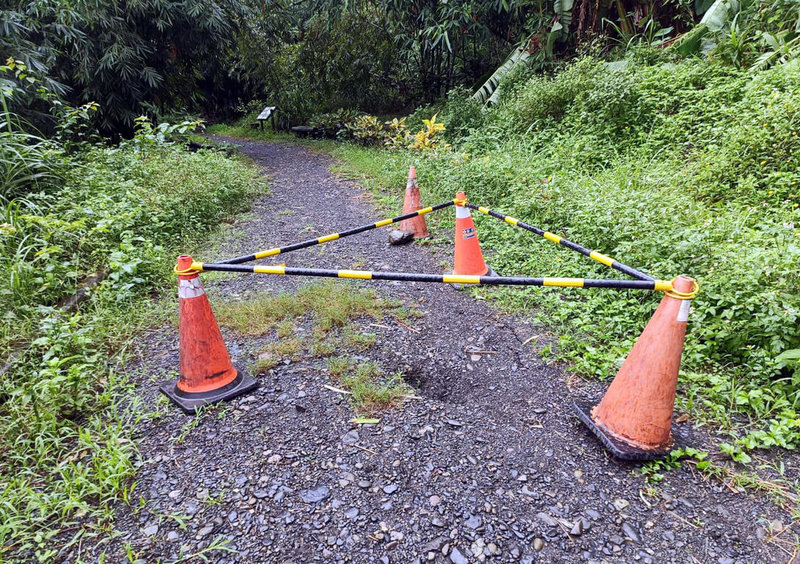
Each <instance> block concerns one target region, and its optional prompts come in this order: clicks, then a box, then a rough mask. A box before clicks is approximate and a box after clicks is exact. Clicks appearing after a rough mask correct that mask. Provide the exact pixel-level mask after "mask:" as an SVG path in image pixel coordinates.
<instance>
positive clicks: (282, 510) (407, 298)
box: [66, 141, 791, 564]
mask: <svg viewBox="0 0 800 564" xmlns="http://www.w3.org/2000/svg"><path fill="white" fill-rule="evenodd" d="M236 143H238V144H240V145H241V150H242V151H243V152H244V153H245V154H247V155H248V156H250V157H251V158H252V159H253V160H254V161H255V162H256V163H257V164H258V166H260V167H262V168H263V169H264V171H265V173H266V174H268V175H269V176H270V178H271V182H270V184H271V188H272V193H271V194H270V195H269V196H267V197H265V198H263V199H262V200H260V201H258V202H256V203H255V206H254V209H253V213H252V214H250V215H249V216H248V217H247V218H244V219H242V220H241V221H239V222H237V223H236V224H235V225H234V226H232V229H230V233H229V235H228V236H226V238H225V240H224V241H222V242H221V243H220V244H219V245H218V248H215V250H214V252H213V254H215V255H216V254H217V253H218V255H219V256H208V257H198V259H199V260H203V259H206V260H213V259H215V258H219V257H221V256H225V257H227V256H234V255H238V254H245V253H248V252H252V251H254V250H256V249H261V248H269V247H272V246H275V245H280V244H286V243H291V242H295V241H297V240H301V239H305V238H308V237H311V236H318V235H321V234H326V233H329V232H332V231H339V230H343V229H345V228H349V227H353V226H356V225H359V224H362V223H367V222H370V221H374V220H376V219H378V218H379V216H380V214H378V213H376V211H375V209H374V207H373V206H372V205H371V203H370V202H371V198H370V197H369V196H367V195H365V193H364V192H363V190H362V189H360V188H359V187H358V186H356V185H354V184H352V183H350V182H348V181H343V180H340V179H337V178H335V177H334V176H333V175H332V174H331V173H330V172H329V167H330V165H331V164H332V161H331V159H330V158H329V157H327V156H324V155H320V154H316V153H313V152H311V151H309V150H307V149H304V148H301V147H297V146H292V145H286V144H272V143H261V142H246V141H236ZM403 189H404V187H402V186H398V188H397V193H398V202H400V200H401V199H402V194H403ZM331 203H335V207H332V206H331ZM424 203H425V204H433V203H435V202H424ZM280 212H282V213H280ZM439 213H447V214H452V213H453V212H452V210H451V209H448V210H446V211H443V212H439ZM443 253H444V251H441V250H437V249H435V248H432V247H421V246H419V245H410V246H405V247H389V246H388V245H387V242H386V231H383V230H381V231H372V232H368V233H364V234H361V235H357V236H354V237H350V238H348V239H346V240H342V241H336V242H332V243H329V244H327V245H323V246H319V247H314V248H312V249H311V250H305V251H298V252H295V253H292V254H288V255H285V256H282V257H280V261H285V262H286V263H287V264H288V265H291V266H315V267H323V268H324V267H328V268H353V267H354V266H356V265H358V266H360V267H363V268H366V269H372V270H376V269H390V267H391V269H392V270H408V271H416V272H441V271H442V265H441V264H440V263H441V261H443V260H450V258H451V257H449V256H448V255H447V254H446V253H445V254H443ZM210 254H212V253H211V252H210ZM276 262H277V261H276ZM306 283H308V280H307V279H300V278H290V277H277V276H219V277H212V280H211V281H208V282H207V283H206V288H207V290H208V294H209V296H210V299H211V303H212V305H213V304H214V303H215V300H221V299H226V300H230V299H235V298H237V297H244V296H250V295H254V294H257V293H259V292H277V291H279V290H288V291H291V290H293V289H296V288H297V287H298V286H299V285H302V284H306ZM353 284H365V285H366V284H371V287H374V288H376V289H377V290H378V291H379V292H380V294H382V295H387V296H391V297H393V298H397V299H400V300H403V301H404V302H405V303H406V304H409V305H413V306H414V307H416V308H417V309H419V310H420V311H422V312H423V313H424V316H423V317H421V318H420V319H418V320H415V321H414V322H413V327H412V328H408V326H404V325H402V324H399V323H397V322H393V321H385V322H381V324H379V325H382V326H373V327H371V328H370V329H371V330H373V331H374V332H375V333H376V334H377V336H378V339H377V343H376V345H375V346H374V347H373V348H372V349H371V350H369V351H367V352H365V353H361V354H362V356H363V357H364V358H367V359H373V360H376V361H379V362H380V363H381V364H382V365H383V366H384V367H385V368H386V369H387V370H389V371H394V370H397V369H400V370H403V371H404V372H405V373H406V377H407V379H408V381H409V382H410V383H412V384H413V385H414V386H415V388H416V389H417V390H418V392H417V393H419V395H420V396H422V397H423V398H424V399H421V400H412V401H409V402H407V403H406V404H405V405H404V406H403V407H401V408H397V409H394V410H392V411H390V412H389V413H386V414H384V415H383V416H382V418H381V422H380V424H378V425H374V426H363V427H357V426H354V425H352V424H350V423H348V420H349V419H351V417H353V411H352V408H351V407H350V405H349V404H348V402H347V399H346V398H345V397H344V396H342V395H339V394H336V393H333V392H331V391H329V390H327V389H325V388H324V387H323V384H326V383H330V379H329V376H328V374H327V373H326V372H325V370H324V367H325V363H324V361H321V360H320V359H318V358H303V359H301V360H299V361H297V362H291V363H289V364H281V365H280V366H279V367H277V368H276V369H274V370H273V371H271V372H270V373H269V374H267V375H264V376H261V377H260V378H259V379H260V383H261V386H260V388H259V389H258V390H257V391H256V392H255V393H252V394H250V395H247V396H244V397H241V398H239V399H237V400H235V401H233V402H231V404H230V409H228V410H226V411H218V412H212V413H211V414H210V415H208V416H206V417H204V418H202V419H201V420H200V421H199V424H198V425H197V427H196V428H193V429H191V428H189V427H187V426H186V425H187V423H188V422H190V421H192V419H190V418H187V417H186V416H184V415H182V414H181V413H180V412H179V411H178V410H177V409H175V408H173V407H171V406H170V407H169V408H164V407H161V408H159V409H160V412H161V413H162V415H161V416H159V417H153V418H151V419H144V420H142V421H141V422H139V424H138V428H137V440H138V443H139V448H140V449H141V452H142V461H141V466H140V468H139V470H138V476H137V480H138V486H137V488H136V490H135V493H134V496H133V498H134V500H138V499H139V497H140V496H141V498H142V504H143V508H141V509H132V508H130V507H128V506H124V507H120V508H119V510H118V518H117V522H116V526H117V528H118V529H119V530H121V531H122V534H121V535H119V536H116V537H114V538H109V539H104V540H102V541H101V542H99V543H98V544H97V546H95V547H94V548H93V549H91V550H93V551H94V556H95V557H96V556H97V555H98V554H100V552H101V551H103V550H106V551H107V552H108V555H109V556H110V558H108V557H107V560H106V561H110V562H121V561H127V559H125V558H124V557H123V554H124V553H123V549H124V547H125V546H126V545H127V546H129V547H130V548H131V549H132V550H133V553H134V554H135V555H137V557H138V558H140V559H141V562H155V561H157V560H158V559H163V560H164V561H169V560H178V559H180V558H182V556H181V555H182V554H183V555H185V554H189V553H193V552H196V551H198V550H202V549H203V548H205V547H207V546H208V545H209V543H211V542H213V541H214V540H215V539H217V540H228V541H229V544H228V545H227V546H228V547H229V548H233V549H235V550H236V552H212V553H210V554H208V558H209V560H210V561H212V562H220V563H222V562H251V563H261V562H281V563H284V562H285V563H296V564H301V563H307V562H326V563H327V562H331V563H333V562H354V563H365V564H366V563H377V562H386V563H388V562H398V563H413V562H420V563H421V562H446V563H454V564H462V563H465V562H484V561H486V562H626V563H627V562H644V563H649V562H659V563H660V562H680V563H685V562H700V563H719V564H731V563H742V564H744V563H755V562H782V563H786V562H788V561H789V560H790V559H791V558H790V554H788V553H787V550H789V551H791V548H789V547H787V546H784V545H781V543H780V542H777V541H775V542H769V534H768V532H767V531H768V530H769V527H770V524H769V523H770V521H772V522H773V526H775V523H774V522H775V521H783V522H788V521H789V518H788V516H787V515H786V514H785V513H783V512H782V511H780V510H779V509H778V508H777V507H776V506H774V505H772V504H770V503H769V502H768V501H766V500H765V499H764V498H763V497H762V496H754V495H752V494H751V493H750V492H746V493H738V494H737V493H734V492H733V491H731V489H729V488H728V487H725V486H724V485H722V484H720V483H717V482H706V481H704V480H703V479H702V478H701V477H700V476H699V475H696V474H695V473H693V472H692V471H691V470H690V469H688V468H687V469H683V468H682V469H678V470H675V471H672V472H669V473H668V474H667V476H666V478H665V480H664V481H663V482H662V483H661V484H659V485H658V486H656V487H655V488H650V487H649V485H648V484H647V483H646V481H645V479H644V477H643V476H642V475H641V474H640V473H639V472H638V466H635V465H629V464H624V463H620V462H618V461H615V460H612V459H610V458H609V457H608V456H607V455H606V453H605V452H604V450H603V449H602V448H601V446H600V445H599V443H598V442H597V440H596V439H595V438H594V437H593V436H591V435H590V434H589V432H588V431H587V430H586V429H585V428H584V427H583V426H582V425H581V424H580V422H579V421H578V420H577V418H576V417H575V416H574V415H573V414H572V410H571V402H572V400H573V398H574V397H575V394H576V390H570V389H568V386H567V382H568V381H569V379H568V378H567V376H568V375H567V373H566V372H565V371H564V370H563V369H562V368H561V367H558V366H553V365H548V364H546V363H545V362H543V361H542V359H541V358H540V357H539V356H538V355H537V351H536V343H539V345H538V346H542V345H543V343H544V342H545V339H544V338H542V339H534V340H533V341H529V340H530V338H531V337H536V336H537V335H538V334H539V331H540V330H537V327H535V326H534V325H532V324H530V323H527V322H526V321H525V320H524V319H519V318H514V317H509V316H506V315H502V314H499V313H498V312H496V311H494V310H492V309H491V308H489V307H488V306H487V305H485V304H484V303H483V302H481V301H479V300H475V299H474V298H472V297H471V296H470V294H469V293H468V292H463V291H457V290H455V289H454V288H452V287H450V286H447V285H439V284H400V283H390V282H377V283H368V282H353ZM225 336H226V342H227V344H228V348H229V350H230V352H231V355H232V356H233V357H234V360H235V361H236V362H237V363H240V365H247V364H248V363H249V362H252V361H253V360H254V359H255V358H254V352H253V351H254V350H255V347H256V344H255V342H254V339H248V338H246V337H242V336H239V335H236V334H233V333H231V332H229V331H226V332H225ZM526 343H527V344H526ZM261 344H262V345H263V342H262V343H261ZM466 348H474V349H477V350H483V351H494V352H493V353H491V354H487V353H477V354H473V353H470V352H465V349H466ZM140 349H141V350H140V359H139V361H138V362H137V363H136V364H135V365H134V366H132V367H131V373H132V378H133V379H134V381H135V382H136V383H137V385H138V391H139V393H140V395H141V396H142V397H143V402H144V405H145V408H147V409H150V410H155V409H156V407H155V406H156V399H157V398H158V392H157V388H156V385H155V384H154V382H156V381H159V380H163V379H167V378H174V377H175V373H174V371H175V370H176V369H177V358H178V356H177V334H176V331H175V328H174V327H168V328H164V329H160V330H154V331H153V332H152V333H151V334H149V335H148V336H147V338H146V339H145V340H144V341H143V342H142V343H141V347H140ZM583 386H584V387H583V388H582V389H581V390H578V391H577V392H578V393H581V394H584V395H593V394H596V393H598V392H600V391H601V389H600V388H598V387H596V386H595V385H585V384H584V385H583ZM184 431H186V432H185V433H184ZM182 434H184V435H185V437H183V440H179V439H178V438H179V437H180V436H181V435H182ZM648 488H650V489H648ZM765 539H766V540H765ZM66 561H69V559H67V560H66Z"/></svg>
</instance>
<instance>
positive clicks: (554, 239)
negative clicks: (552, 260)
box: [544, 231, 561, 243]
mask: <svg viewBox="0 0 800 564" xmlns="http://www.w3.org/2000/svg"><path fill="white" fill-rule="evenodd" d="M544 238H545V239H549V240H550V241H552V242H553V243H560V242H561V237H559V236H558V235H556V234H555V233H550V232H549V231H545V232H544Z"/></svg>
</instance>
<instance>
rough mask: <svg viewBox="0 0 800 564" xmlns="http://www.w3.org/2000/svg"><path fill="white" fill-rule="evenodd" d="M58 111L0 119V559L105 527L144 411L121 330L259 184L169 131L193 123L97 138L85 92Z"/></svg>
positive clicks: (127, 330) (120, 493) (46, 553)
mask: <svg viewBox="0 0 800 564" xmlns="http://www.w3.org/2000/svg"><path fill="white" fill-rule="evenodd" d="M0 70H4V71H5V72H6V73H13V72H14V71H15V70H16V71H17V72H19V73H24V71H25V69H24V68H20V67H17V68H16V69H11V68H9V67H3V68H2V69H0ZM37 86H38V85H37ZM24 94H25V93H24V92H19V91H16V90H12V91H10V92H6V93H5V94H4V95H3V97H2V98H0V100H2V101H3V103H4V104H6V103H7V102H9V101H10V100H9V99H8V97H9V96H11V98H12V99H13V98H14V97H15V96H17V95H19V96H23V95H24ZM58 111H61V112H63V113H62V114H61V118H60V120H59V122H58V123H59V132H58V134H57V135H56V137H55V138H52V139H44V138H41V137H38V136H36V135H35V134H32V133H26V132H25V131H24V130H23V128H24V127H26V126H27V127H30V126H29V125H27V124H25V122H23V121H22V120H20V119H19V118H18V117H17V116H15V115H14V114H12V113H10V112H8V111H6V112H4V113H3V114H2V120H0V160H1V161H2V164H3V175H2V178H0V181H2V185H0V209H2V214H3V217H2V220H0V221H1V222H2V223H0V271H2V276H0V311H2V312H3V313H2V315H3V324H2V326H0V327H2V329H0V351H2V357H3V358H4V359H5V360H4V363H3V365H2V367H1V368H0V372H1V373H2V377H1V378H0V500H1V501H0V547H2V548H1V549H0V559H2V558H3V555H4V553H5V552H6V551H13V552H16V553H18V554H27V556H26V558H25V560H26V561H30V560H31V559H34V560H35V559H39V560H43V561H44V560H52V559H53V558H54V557H55V556H56V555H57V554H58V553H59V551H60V550H62V549H64V548H66V547H68V546H69V544H70V543H71V542H76V541H77V540H78V539H80V538H81V537H82V536H83V535H84V534H99V535H103V534H106V533H107V531H108V529H107V527H108V524H109V523H110V517H111V502H112V501H113V500H114V499H118V498H126V497H127V496H128V495H129V493H130V491H131V490H132V487H133V484H132V482H131V477H132V475H133V462H134V461H135V460H134V454H135V447H134V445H133V444H132V442H131V439H130V437H131V433H132V430H133V428H132V423H133V422H135V418H137V417H141V416H142V415H143V413H142V412H141V411H140V410H137V409H133V408H135V406H136V405H137V403H138V402H137V400H136V399H135V397H131V396H130V391H129V390H128V389H127V387H128V386H127V384H126V382H125V380H124V379H122V378H120V377H119V376H118V370H119V368H120V366H121V363H123V362H125V360H126V352H125V351H126V350H127V349H128V347H129V345H130V338H131V330H132V329H134V328H135V327H136V326H137V325H138V324H140V323H143V322H144V320H145V319H147V318H148V316H149V317H150V318H152V316H153V313H150V312H152V307H151V306H148V307H146V308H145V307H143V304H146V303H149V302H150V299H151V294H152V292H153V291H157V292H160V291H161V290H162V289H164V288H169V287H171V286H172V284H171V283H170V279H171V277H170V274H171V267H172V263H173V262H174V256H175V254H176V253H177V252H179V251H180V250H185V249H186V245H187V244H189V242H190V241H191V239H192V238H193V237H196V236H197V235H199V234H200V233H203V232H204V231H206V230H208V229H209V228H211V227H213V226H214V225H215V224H216V223H217V222H218V221H219V220H220V219H221V218H224V217H226V216H229V215H230V214H233V213H235V212H238V211H240V210H242V209H243V207H245V206H246V205H247V201H248V197H249V196H250V195H251V194H253V193H254V192H255V190H256V189H257V184H256V180H255V174H254V172H253V171H252V170H251V169H250V168H248V167H247V166H245V165H244V164H242V163H240V162H238V161H236V160H232V159H231V158H229V157H227V156H226V155H225V154H224V153H220V152H216V151H200V152H197V153H190V152H188V151H186V150H184V149H182V148H181V146H180V145H177V144H173V143H170V142H169V138H170V137H171V136H179V133H180V132H181V131H184V130H186V129H187V128H194V126H195V125H196V124H194V123H187V124H183V125H180V126H168V125H166V124H162V125H160V126H158V127H153V126H151V125H150V123H149V122H147V121H146V120H139V125H138V130H137V134H136V135H135V137H134V138H133V139H132V140H130V141H127V142H125V143H122V144H119V145H117V146H106V145H103V144H98V143H92V142H89V141H87V140H86V139H82V136H81V135H80V132H81V131H83V130H84V127H83V125H82V124H84V123H85V119H88V118H89V117H90V115H91V114H92V112H93V110H92V109H91V108H88V107H84V108H78V109H69V108H66V109H65V108H63V107H60V108H59V110H58ZM198 186H203V187H204V189H203V190H198V189H197V187H198ZM81 523H83V525H82V524H81ZM60 531H71V532H70V533H69V534H67V535H66V536H65V535H63V534H62V535H59V536H54V535H58V534H59V532H60ZM70 539H73V540H70ZM56 541H57V542H56Z"/></svg>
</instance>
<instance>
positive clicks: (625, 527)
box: [622, 522, 640, 542]
mask: <svg viewBox="0 0 800 564" xmlns="http://www.w3.org/2000/svg"><path fill="white" fill-rule="evenodd" d="M622 532H623V533H625V536H627V537H628V538H629V539H631V540H632V541H633V542H639V540H640V539H639V533H637V532H636V529H634V528H633V526H632V525H631V524H630V523H627V522H626V523H623V524H622Z"/></svg>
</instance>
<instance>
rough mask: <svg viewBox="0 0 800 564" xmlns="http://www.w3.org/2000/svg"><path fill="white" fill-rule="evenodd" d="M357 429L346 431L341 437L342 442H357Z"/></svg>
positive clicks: (349, 443)
mask: <svg viewBox="0 0 800 564" xmlns="http://www.w3.org/2000/svg"><path fill="white" fill-rule="evenodd" d="M358 439H359V437H358V431H356V430H355V429H353V430H352V431H348V432H347V433H345V434H344V436H343V437H342V443H343V444H346V445H354V444H356V443H357V442H358Z"/></svg>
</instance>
